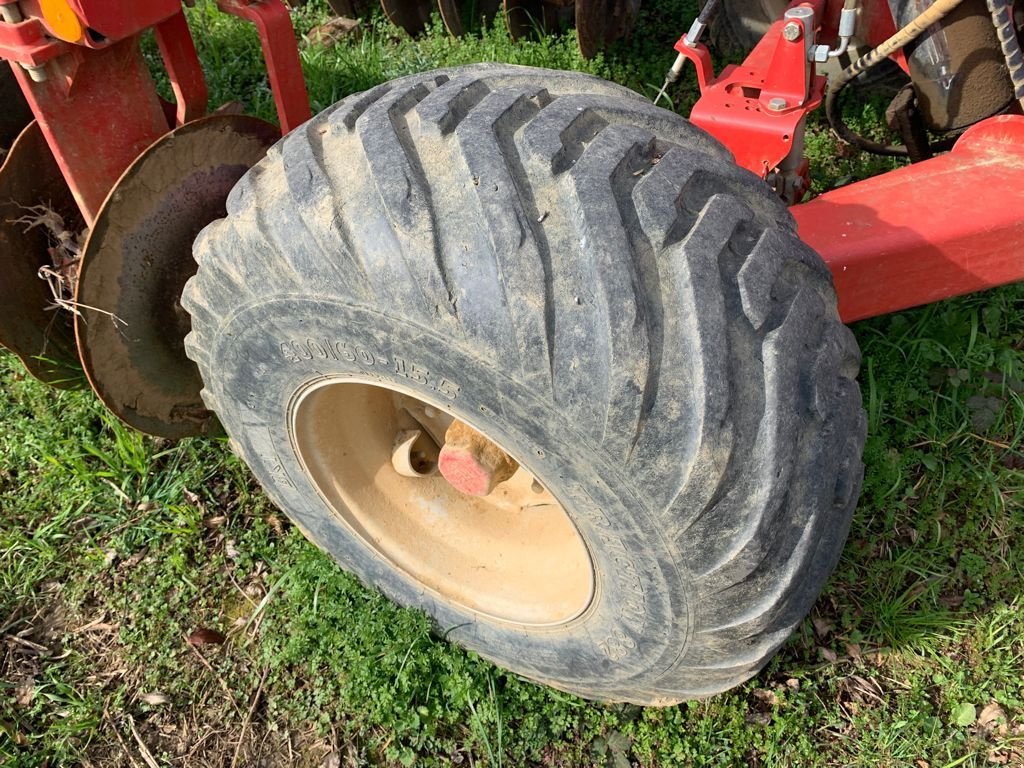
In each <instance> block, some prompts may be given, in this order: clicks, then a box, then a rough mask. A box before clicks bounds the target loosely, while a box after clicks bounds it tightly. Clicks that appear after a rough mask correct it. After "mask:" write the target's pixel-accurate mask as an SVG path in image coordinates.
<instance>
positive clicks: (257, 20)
mask: <svg viewBox="0 0 1024 768" xmlns="http://www.w3.org/2000/svg"><path fill="white" fill-rule="evenodd" d="M217 7H219V8H220V9H221V10H222V11H223V12H224V13H230V14H232V15H233V16H238V17H239V18H243V19H246V20H247V21H251V22H252V23H253V24H255V25H256V29H257V30H258V32H259V35H260V44H261V45H262V46H263V58H264V60H265V61H266V64H267V74H268V75H269V77H270V88H271V90H272V91H273V93H274V104H275V105H276V107H277V118H278V121H279V122H280V123H281V133H282V134H285V133H288V132H290V131H292V130H293V129H295V128H297V127H298V126H299V125H301V124H302V123H304V122H306V121H307V120H309V118H310V117H312V112H311V111H310V108H309V95H308V93H307V92H306V81H305V78H304V77H303V75H302V62H301V61H300V60H299V49H298V47H297V46H296V44H295V29H294V27H292V20H291V17H290V16H289V15H288V8H287V7H285V5H284V3H283V2H281V0H217Z"/></svg>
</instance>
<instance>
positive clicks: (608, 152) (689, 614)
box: [183, 65, 865, 704]
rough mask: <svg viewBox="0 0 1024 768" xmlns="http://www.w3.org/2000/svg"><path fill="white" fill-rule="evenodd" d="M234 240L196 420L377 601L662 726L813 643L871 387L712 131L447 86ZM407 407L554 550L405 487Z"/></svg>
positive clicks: (321, 161)
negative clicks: (796, 645)
mask: <svg viewBox="0 0 1024 768" xmlns="http://www.w3.org/2000/svg"><path fill="white" fill-rule="evenodd" d="M227 208H228V217H227V218H226V219H224V220H221V221H218V222H215V223H213V224H211V225H210V226H209V227H208V228H207V229H205V230H204V231H203V233H202V234H201V235H200V237H199V239H198V240H197V242H196V244H195V249H194V251H195V256H196V260H197V261H198V263H199V269H198V273H197V275H196V276H195V277H194V278H193V279H192V280H191V281H190V282H189V283H188V285H187V286H186V289H185V293H184V298H183V303H184V305H185V307H186V308H187V309H188V311H189V312H190V313H191V314H192V322H193V332H192V334H191V335H190V336H189V337H188V339H187V341H186V348H187V350H188V352H189V355H190V356H191V357H192V359H194V360H195V361H196V363H198V365H199V367H200V370H201V372H202V376H203V380H204V382H205V386H206V389H205V392H204V398H205V401H206V403H207V405H208V406H209V407H210V408H211V409H212V410H214V411H215V412H216V413H217V414H218V416H219V417H220V419H221V420H222V422H223V424H224V427H225V428H226V430H227V432H228V434H229V435H230V437H231V438H232V445H233V448H234V449H235V450H236V451H237V452H239V453H240V454H241V456H242V457H243V458H244V459H245V460H246V461H247V462H248V464H249V466H250V467H251V468H252V469H253V471H254V472H255V474H256V475H257V477H258V478H259V480H260V481H261V482H262V484H263V486H264V487H265V488H266V490H267V492H268V493H269V494H270V496H271V497H272V499H273V500H274V501H275V502H276V503H277V504H278V505H279V506H280V507H281V508H282V509H284V510H285V511H286V512H287V513H288V514H289V515H290V516H291V517H292V519H293V520H294V521H295V522H296V523H297V524H298V525H299V526H300V527H301V528H302V530H303V531H304V532H305V533H306V535H307V536H309V538H311V539H312V540H313V541H314V542H315V543H316V544H317V545H319V546H320V547H321V548H323V549H324V550H325V551H327V552H328V553H330V554H331V555H332V556H333V557H334V558H336V560H337V561H338V562H339V563H340V564H342V565H343V566H344V567H345V568H347V569H349V570H352V571H354V572H355V573H356V574H358V575H359V576H360V577H361V578H362V579H363V580H364V581H365V582H367V583H369V584H372V585H374V586H376V587H378V588H380V589H381V590H382V591H383V592H384V593H386V594H387V595H389V596H390V597H391V598H393V599H394V600H396V601H397V602H398V603H400V604H403V605H408V606H415V607H418V608H421V609H423V610H424V611H426V612H427V613H428V614H430V615H431V616H432V617H433V619H434V620H435V621H436V623H437V626H438V629H439V631H440V632H441V633H442V634H443V635H444V636H445V637H447V638H448V639H450V640H453V641H456V642H458V643H460V644H461V645H463V646H466V647H468V648H471V649H473V650H476V651H478V652H479V653H480V654H481V655H483V656H485V657H487V658H490V659H492V660H494V661H495V662H497V663H498V664H500V665H502V666H505V667H507V668H509V669H511V670H513V671H515V672H517V673H520V674H522V675H524V676H526V677H529V678H532V679H534V680H538V681H543V682H545V683H548V684H550V685H553V686H555V687H558V688H561V689H564V690H568V691H572V692H575V693H578V694H580V695H583V696H586V697H589V698H595V699H603V700H618V701H629V702H635V703H640V704H665V703H669V702H675V701H679V700H682V699H684V698H690V697H698V696H706V695H710V694H713V693H716V692H719V691H723V690H725V689H727V688H729V687H731V686H733V685H736V684H738V683H740V682H742V681H744V680H745V679H747V678H749V677H750V676H751V675H753V674H755V673H756V672H757V671H758V670H759V669H760V668H761V667H762V666H763V665H764V664H765V663H766V661H767V660H768V659H769V658H770V656H771V655H772V654H773V653H774V652H775V650H776V649H777V648H778V647H779V645H780V644H781V643H782V642H783V641H784V640H785V639H786V638H787V636H788V635H789V634H790V632H791V631H792V630H793V628H794V627H795V626H796V625H797V624H798V623H799V622H800V621H801V620H802V619H803V617H804V616H805V615H806V613H807V612H808V611H809V609H810V607H811V605H812V603H813V601H814V600H815V598H816V596H817V594H818V592H819V591H820V589H821V587H822V585H823V584H824V582H825V580H826V578H827V577H828V575H829V573H830V572H831V571H832V569H833V567H834V565H835V563H836V561H837V558H838V557H839V553H840V550H841V548H842V545H843V542H844V539H845V537H846V533H847V529H848V526H849V522H850V518H851V515H852V512H853V509H854V506H855V504H856V501H857V497H858V493H859V489H860V485H861V478H862V473H863V468H862V464H861V450H862V446H863V440H864V428H865V427H864V417H863V412H862V409H861V401H860V392H859V389H858V386H857V383H856V381H855V377H856V374H857V369H858V365H859V353H858V350H857V346H856V343H855V341H854V339H853V336H852V334H851V333H850V332H849V330H848V329H847V328H846V327H844V326H843V325H842V323H841V322H840V320H839V318H838V314H837V311H836V299H835V294H834V291H833V288H832V283H831V278H830V276H829V273H828V271H827V269H826V268H825V267H824V265H823V264H822V262H821V261H820V259H819V258H818V256H816V255H815V254H814V253H813V252H812V251H811V250H810V249H809V248H808V247H807V246H806V245H804V244H803V243H802V242H801V241H800V240H799V239H798V237H797V235H796V232H795V226H794V222H793V219H792V218H791V216H790V214H789V213H788V211H787V210H786V209H785V207H784V206H783V205H782V204H781V203H780V202H779V201H778V200H776V199H775V198H774V197H773V196H772V195H771V194H770V192H769V191H768V189H767V188H766V187H765V186H764V185H763V184H762V183H760V182H759V181H758V180H757V179H755V178H754V177H753V176H752V175H750V174H748V173H747V172H745V171H742V170H739V169H738V168H737V167H736V166H735V165H734V164H733V162H732V159H731V157H730V156H729V154H728V152H727V151H726V150H725V149H723V148H722V147H721V146H720V145H719V144H717V143H716V142H715V141H714V140H713V139H711V138H710V137H708V136H707V135H706V134H704V133H703V132H702V131H700V130H699V129H697V128H695V127H694V126H693V125H691V124H690V123H689V122H687V121H686V120H684V119H682V118H681V117H679V116H677V115H675V114H672V113H670V112H667V111H665V110H661V109H658V108H655V107H653V106H652V105H651V104H650V103H649V102H647V101H646V100H644V99H643V98H641V97H640V96H638V95H636V94H635V93H633V92H631V91H628V90H626V89H624V88H621V87H619V86H615V85H612V84H610V83H607V82H604V81H602V80H599V79H596V78H593V77H590V76H585V75H579V74H571V73H566V72H554V71H547V70H538V69H530V68H521V67H510V66H500V65H477V66H472V67H465V68H458V69H450V70H441V71H435V72H430V73H427V74H422V75H415V76H411V77H406V78H403V79H400V80H396V81H394V82H391V83H388V84H386V85H382V86H380V87H377V88H375V89H373V90H370V91H367V92H366V93H361V94H357V95H354V96H350V97H348V98H346V99H344V100H343V101H341V102H339V103H338V104H336V105H335V106H334V107H332V108H330V109H328V110H327V111H325V112H324V113H322V114H320V115H319V116H317V117H316V118H314V119H313V120H312V121H310V122H309V123H307V124H306V125H305V126H304V127H302V128H300V129H299V130H297V131H295V132H293V133H292V134H291V135H290V136H288V137H286V138H285V139H284V140H282V141H281V142H280V143H278V144H277V145H276V146H275V147H274V148H273V149H271V151H270V152H269V154H268V155H267V157H266V159H265V160H263V161H262V162H260V163H259V164H258V165H257V166H255V167H254V168H253V169H252V170H251V171H250V172H249V173H248V174H247V175H246V176H245V177H244V178H243V179H242V180H241V182H240V183H239V184H238V186H236V188H235V189H234V191H233V192H232V194H231V196H230V198H229V200H228V205H227ZM346 388H347V389H346ZM393 392H397V393H399V394H393ZM346 393H348V394H346ZM388 397H390V398H391V400H388V399H387V398H388ZM395 398H400V399H402V398H404V399H402V400H401V401H402V402H407V401H408V402H415V403H419V404H420V405H417V406H416V407H421V406H422V408H425V411H423V412H424V413H427V414H428V415H429V414H437V413H441V415H444V414H446V413H447V414H452V415H454V416H456V417H457V418H459V419H461V420H462V421H464V422H466V423H468V424H469V425H471V426H472V427H473V428H475V429H476V430H478V431H479V432H481V433H483V434H484V435H486V436H487V437H488V438H490V439H491V440H493V441H495V442H496V443H497V444H498V445H500V446H501V448H503V449H504V450H505V451H507V452H508V453H509V454H510V455H511V456H513V457H514V458H515V459H517V460H518V461H519V462H520V463H521V464H522V465H523V468H524V470H527V471H528V473H529V474H528V477H532V478H534V480H535V482H534V484H533V485H532V486H529V485H527V487H532V488H533V489H534V490H535V491H536V492H537V493H541V492H542V491H543V493H545V494H547V493H550V494H551V495H552V496H553V497H554V499H555V502H553V504H552V505H551V506H550V507H545V509H550V512H549V513H548V517H547V518H544V519H546V520H547V521H548V523H549V524H551V525H552V526H553V527H552V529H551V530H552V531H554V530H555V529H556V528H557V529H558V531H556V532H555V533H551V534H550V535H549V534H546V533H544V529H543V527H541V528H536V527H533V528H531V526H536V525H539V523H537V522H536V520H537V519H538V518H536V517H532V516H531V515H534V514H535V512H536V510H534V509H533V508H531V507H529V506H528V505H525V506H522V507H517V509H518V510H519V513H518V514H516V515H504V513H503V512H493V511H492V512H485V513H481V514H480V516H478V517H473V516H472V514H470V515H469V516H468V517H467V516H466V515H465V514H464V510H463V509H462V506H460V505H461V504H462V501H459V500H458V499H456V500H454V501H452V499H453V497H452V495H451V494H452V493H456V494H457V492H454V491H451V488H450V487H449V486H447V485H446V484H445V481H444V479H443V478H440V477H438V476H436V475H434V476H432V477H430V478H425V479H420V480H417V479H411V480H410V479H399V480H395V479H394V478H391V473H392V470H391V468H390V466H389V465H388V464H387V458H386V454H387V452H388V451H389V450H390V446H391V445H392V437H393V436H392V435H391V434H387V432H388V429H390V428H392V427H394V423H392V422H391V421H387V419H385V417H383V416H380V417H378V416H377V415H374V414H377V413H378V411H379V412H380V413H383V410H380V409H385V410H386V409H387V408H390V407H391V406H389V405H387V403H388V402H391V403H394V402H398V400H395ZM409 398H412V399H409ZM408 412H409V413H411V411H408ZM368 414H369V415H368ZM387 418H392V417H391V416H388V417H387ZM395 418H397V417H395ZM403 418H404V416H403ZM382 419H383V420H382ZM374 425H376V427H378V428H379V429H378V431H381V432H383V433H384V434H377V433H375V431H374ZM396 477H397V476H396ZM403 483H404V484H405V485H401V484H403ZM416 483H423V484H424V485H419V486H417V485H415V484H416ZM509 483H512V481H509ZM378 484H379V485H380V488H378V487H377V486H378ZM389 484H391V485H389ZM396 484H397V485H400V486H401V487H400V488H399V491H400V492H408V493H409V494H411V496H412V501H409V504H413V502H415V504H413V507H414V512H413V513H409V512H408V509H406V507H402V506H401V504H404V503H406V500H405V499H404V497H402V498H400V499H399V500H398V501H395V487H397V485H396ZM369 486H373V493H379V494H380V495H378V496H366V494H369V493H370V490H367V489H368V488H369ZM446 488H447V489H448V490H445V489H446ZM499 488H501V486H499ZM402 489H405V490H404V491H403V490H402ZM417 489H423V490H417ZM389 494H390V495H389ZM445 494H447V495H445ZM497 495H499V491H495V492H494V494H492V496H497ZM428 497H429V498H428ZM367 498H370V499H371V501H372V500H374V499H376V500H377V506H374V505H373V504H364V502H365V501H366V499H367ZM460 498H461V497H460ZM487 498H488V499H491V498H492V497H487ZM438 499H442V500H443V499H448V501H447V502H445V503H444V504H442V503H440V502H438ZM466 503H469V502H466ZM474 503H476V502H474ZM445 504H447V506H445ZM416 505H418V506H416ZM416 510H419V511H416ZM556 510H561V511H556ZM563 513H564V515H565V516H566V518H567V519H568V520H570V521H571V523H569V524H568V530H569V531H570V532H571V533H570V535H569V536H568V538H565V536H564V534H565V527H562V528H558V525H560V523H558V522H557V521H559V520H561V517H560V515H561V514H563ZM409 515H413V516H411V517H410V516H409ZM416 515H421V516H422V521H421V520H420V518H419V517H416ZM503 515H504V516H503ZM392 519H400V520H402V521H403V523H402V527H401V530H397V532H396V529H388V525H389V524H390V523H389V520H392ZM467 520H469V521H470V522H466V521H467ZM473 520H476V521H478V522H476V523H473V522H472V521H473ZM494 521H497V522H494ZM556 523H557V524H556ZM446 525H451V526H463V527H462V528H451V529H450V530H452V531H456V532H457V534H458V535H457V536H454V537H450V538H447V539H446V538H443V537H441V538H439V537H438V534H437V530H439V529H438V528H436V526H441V529H440V530H449V529H445V528H444V526H446ZM472 525H478V526H480V528H479V530H477V529H474V528H472ZM407 527H409V528H412V529H414V532H413V533H411V534H406V533H404V531H405V529H406V528H407ZM382 531H383V532H382ZM389 537H394V540H392V539H391V538H389ZM431 537H434V538H431ZM559 537H562V538H559ZM573 537H575V538H573ZM549 539H550V541H549ZM563 539H564V541H563ZM570 539H572V540H573V541H574V542H575V543H572V542H569V540H570ZM421 540H422V541H429V542H430V544H429V545H424V544H421V543H420V541H421ZM565 542H569V543H565ZM580 542H582V544H580ZM581 546H582V549H580V547H581ZM417 547H420V548H421V549H420V550H417ZM423 547H426V548H425V549H422V548H423ZM573 547H575V549H574V548H573ZM560 548H561V549H560ZM410 551H411V552H412V555H410V554H409V552H410ZM581 551H582V552H583V558H584V559H583V560H578V562H577V560H573V558H577V559H578V557H579V555H580V552H581ZM534 556H535V558H536V562H533V561H532V558H533V557H534ZM438 558H440V563H441V565H440V568H441V571H443V572H441V571H436V570H435V571H431V570H430V568H432V567H434V566H435V565H437V562H435V561H437V560H438ZM446 558H447V559H446ZM569 561H572V562H573V563H575V564H574V565H572V566H571V567H570V566H568V565H563V563H564V562H569ZM588 561H589V564H586V563H588ZM579 562H582V563H584V564H586V565H585V566H584V568H583V570H582V571H581V570H580V569H579V568H578V567H577V566H578V563H579ZM446 569H447V570H446ZM573 569H575V570H573ZM419 573H430V574H433V575H432V576H430V577H429V578H428V577H423V578H416V577H415V575H410V574H419ZM453 573H454V574H455V575H456V576H452V574H453ZM466 574H473V576H471V577H470V578H468V579H467V580H466V581H464V582H460V581H459V580H458V578H456V577H459V578H465V576H466ZM494 574H497V576H494ZM581 574H582V575H581ZM577 577H579V578H580V579H584V580H585V579H590V581H589V582H587V584H589V587H579V584H582V583H583V582H582V581H580V582H579V584H578V583H577ZM477 579H479V580H477ZM517 579H522V580H523V581H522V583H521V584H520V583H519V582H518V581H517ZM531 579H534V580H536V579H539V580H540V581H539V582H538V581H531ZM538 584H539V585H540V586H539V587H538ZM481 585H484V586H481ZM578 587H579V588H578ZM463 589H465V590H466V592H465V593H463V591H462V590H463ZM538 589H539V590H540V591H538ZM585 589H590V592H587V593H586V597H585V599H584V602H582V603H579V599H580V596H581V595H583V594H584V591H585ZM531 590H532V591H531ZM574 590H575V591H574ZM581 590H583V591H581ZM563 593H564V595H563ZM530 595H533V596H535V597H536V602H537V605H536V606H534V605H531V604H530V600H529V599H526V598H524V596H530ZM517 596H518V599H519V602H516V598H517ZM563 596H564V601H563V602H558V601H559V600H562V599H563ZM491 600H493V604H492V602H490V601H491ZM573 601H575V602H573ZM566 606H569V607H568V608H567V607H566Z"/></svg>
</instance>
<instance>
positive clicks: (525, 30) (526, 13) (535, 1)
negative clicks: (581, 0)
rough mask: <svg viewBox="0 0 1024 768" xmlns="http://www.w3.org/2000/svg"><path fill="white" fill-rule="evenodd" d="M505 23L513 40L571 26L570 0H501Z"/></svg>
mask: <svg viewBox="0 0 1024 768" xmlns="http://www.w3.org/2000/svg"><path fill="white" fill-rule="evenodd" d="M503 3H504V9H505V23H506V25H507V26H508V33H509V36H510V37H511V38H512V39H513V40H520V39H524V38H531V37H532V38H538V37H541V36H543V35H545V34H550V33H553V32H561V31H562V30H564V29H568V28H569V27H570V26H572V17H573V10H572V9H573V3H572V1H571V0H568V2H566V1H565V0H557V2H545V0H503Z"/></svg>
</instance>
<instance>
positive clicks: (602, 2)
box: [576, 0, 640, 59]
mask: <svg viewBox="0 0 1024 768" xmlns="http://www.w3.org/2000/svg"><path fill="white" fill-rule="evenodd" d="M639 11H640V0H576V34H577V35H578V38H579V45H580V53H581V54H582V55H583V58H585V59H591V58H593V57H594V56H595V55H597V53H598V52H599V51H602V50H604V48H605V47H606V46H608V45H609V44H611V43H613V42H615V41H616V40H618V39H619V38H620V37H624V36H625V35H627V34H629V32H630V31H631V30H632V29H633V25H634V24H635V23H636V17H637V13H639Z"/></svg>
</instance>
